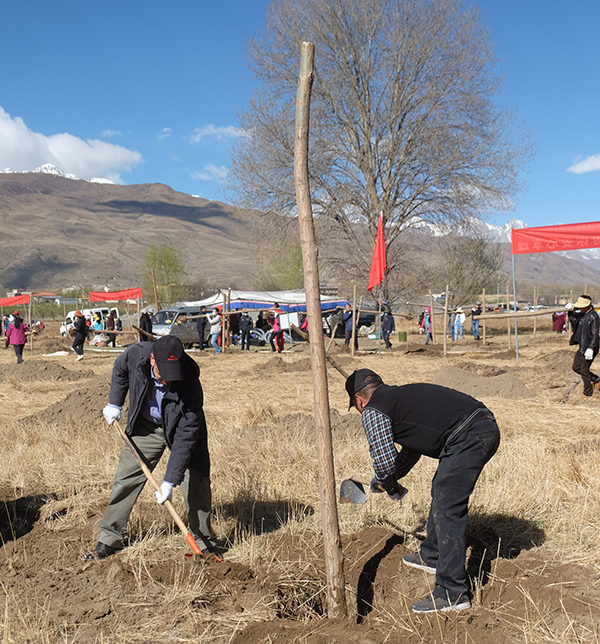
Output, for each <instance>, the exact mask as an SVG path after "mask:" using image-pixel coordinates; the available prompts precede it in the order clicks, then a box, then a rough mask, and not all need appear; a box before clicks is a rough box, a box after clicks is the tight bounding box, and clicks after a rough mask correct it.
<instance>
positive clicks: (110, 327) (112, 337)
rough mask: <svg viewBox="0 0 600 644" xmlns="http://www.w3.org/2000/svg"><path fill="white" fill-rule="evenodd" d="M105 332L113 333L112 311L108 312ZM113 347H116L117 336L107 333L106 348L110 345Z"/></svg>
mask: <svg viewBox="0 0 600 644" xmlns="http://www.w3.org/2000/svg"><path fill="white" fill-rule="evenodd" d="M106 330H107V331H114V330H115V315H114V311H110V313H109V314H108V315H107V317H106ZM111 344H112V345H113V347H116V346H117V336H116V334H115V333H109V334H108V341H107V343H106V346H107V347H110V345H111Z"/></svg>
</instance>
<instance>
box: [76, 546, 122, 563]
mask: <svg viewBox="0 0 600 644" xmlns="http://www.w3.org/2000/svg"><path fill="white" fill-rule="evenodd" d="M121 550H123V548H122V546H107V545H106V544H105V543H102V542H101V541H98V545H97V546H96V547H95V548H94V549H93V550H92V552H90V554H89V555H86V556H85V560H86V561H100V560H102V559H106V557H110V556H111V555H114V554H115V553H116V552H121Z"/></svg>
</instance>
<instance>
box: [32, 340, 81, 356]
mask: <svg viewBox="0 0 600 644" xmlns="http://www.w3.org/2000/svg"><path fill="white" fill-rule="evenodd" d="M72 344H73V340H72V339H71V338H53V337H50V336H48V337H45V336H42V337H41V338H36V339H35V340H34V344H33V347H34V349H36V350H37V349H40V350H41V351H42V352H43V353H54V352H55V351H70V349H71V345H72Z"/></svg>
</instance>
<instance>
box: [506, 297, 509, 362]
mask: <svg viewBox="0 0 600 644" xmlns="http://www.w3.org/2000/svg"><path fill="white" fill-rule="evenodd" d="M509 311H510V292H509V290H508V286H507V287H506V312H507V313H508V312H509ZM506 332H507V334H508V350H509V351H510V318H506Z"/></svg>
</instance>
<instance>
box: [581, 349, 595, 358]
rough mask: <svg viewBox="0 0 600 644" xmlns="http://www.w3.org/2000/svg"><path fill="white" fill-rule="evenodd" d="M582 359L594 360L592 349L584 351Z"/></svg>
mask: <svg viewBox="0 0 600 644" xmlns="http://www.w3.org/2000/svg"><path fill="white" fill-rule="evenodd" d="M583 357H584V358H585V359H586V360H593V359H594V350H593V349H586V350H585V353H584V354H583Z"/></svg>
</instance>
